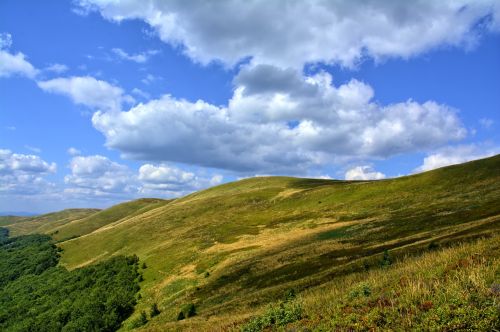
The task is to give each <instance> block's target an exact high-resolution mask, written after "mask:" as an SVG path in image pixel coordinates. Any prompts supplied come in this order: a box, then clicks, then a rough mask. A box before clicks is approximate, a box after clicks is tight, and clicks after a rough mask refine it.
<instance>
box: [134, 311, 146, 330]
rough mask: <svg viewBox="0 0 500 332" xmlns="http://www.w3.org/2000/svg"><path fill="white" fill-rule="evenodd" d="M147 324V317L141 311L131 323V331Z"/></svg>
mask: <svg viewBox="0 0 500 332" xmlns="http://www.w3.org/2000/svg"><path fill="white" fill-rule="evenodd" d="M147 322H148V317H147V316H146V313H145V312H144V311H141V315H140V316H139V317H137V318H136V319H134V320H133V321H132V324H131V327H132V328H133V329H135V328H138V327H141V326H143V325H146V324H147Z"/></svg>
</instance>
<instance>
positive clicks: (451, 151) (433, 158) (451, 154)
mask: <svg viewBox="0 0 500 332" xmlns="http://www.w3.org/2000/svg"><path fill="white" fill-rule="evenodd" d="M498 153H500V148H498V147H488V146H485V145H478V144H468V145H458V146H451V147H446V148H443V149H440V150H439V151H437V152H435V153H432V154H429V155H428V156H427V157H425V158H424V162H423V164H422V165H420V166H419V167H417V168H416V169H415V170H414V172H416V173H419V172H425V171H430V170H433V169H436V168H440V167H445V166H449V165H455V164H461V163H465V162H467V161H471V160H476V159H481V158H486V157H491V156H494V155H496V154H498Z"/></svg>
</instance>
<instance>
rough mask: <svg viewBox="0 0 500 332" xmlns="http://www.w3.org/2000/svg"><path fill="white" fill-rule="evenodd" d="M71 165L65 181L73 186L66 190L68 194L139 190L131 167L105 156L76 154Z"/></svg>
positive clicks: (133, 191) (102, 194)
mask: <svg viewBox="0 0 500 332" xmlns="http://www.w3.org/2000/svg"><path fill="white" fill-rule="evenodd" d="M69 167H70V169H71V174H69V175H66V176H65V177H64V182H65V183H66V184H67V185H69V186H71V187H70V188H68V189H66V190H65V192H66V193H68V194H83V195H94V196H110V195H121V194H133V193H135V192H136V191H137V186H136V183H135V180H134V175H133V173H132V172H131V171H130V170H129V168H128V167H127V166H125V165H121V164H118V163H116V162H113V161H111V160H109V159H108V158H106V157H104V156H100V155H95V156H76V157H73V158H72V159H71V162H70V166H69Z"/></svg>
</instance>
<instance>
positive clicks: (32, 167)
mask: <svg viewBox="0 0 500 332" xmlns="http://www.w3.org/2000/svg"><path fill="white" fill-rule="evenodd" d="M56 170H57V166H56V164H55V163H48V162H46V161H44V160H43V159H41V158H40V157H39V156H36V155H26V154H18V153H13V152H12V151H10V150H5V149H0V194H1V195H5V194H7V195H21V196H23V195H34V194H40V193H44V192H47V191H49V190H51V189H52V188H53V187H54V184H52V183H50V182H48V181H46V180H45V179H44V177H45V176H46V175H49V174H51V173H55V172H56Z"/></svg>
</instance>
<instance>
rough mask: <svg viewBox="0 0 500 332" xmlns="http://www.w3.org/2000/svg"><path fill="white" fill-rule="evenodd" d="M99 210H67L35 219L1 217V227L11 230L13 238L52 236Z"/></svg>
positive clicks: (35, 217)
mask: <svg viewBox="0 0 500 332" xmlns="http://www.w3.org/2000/svg"><path fill="white" fill-rule="evenodd" d="M98 211H99V210H98V209H67V210H62V211H58V212H53V213H47V214H42V215H39V216H34V217H14V216H7V217H1V219H0V226H2V227H6V228H8V229H9V230H10V233H11V235H12V236H18V235H26V234H35V233H39V234H50V233H52V232H54V230H55V229H57V228H58V227H60V226H63V225H65V224H67V223H70V222H72V221H74V220H78V219H82V218H85V217H87V216H90V215H93V214H94V213H96V212H98Z"/></svg>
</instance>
